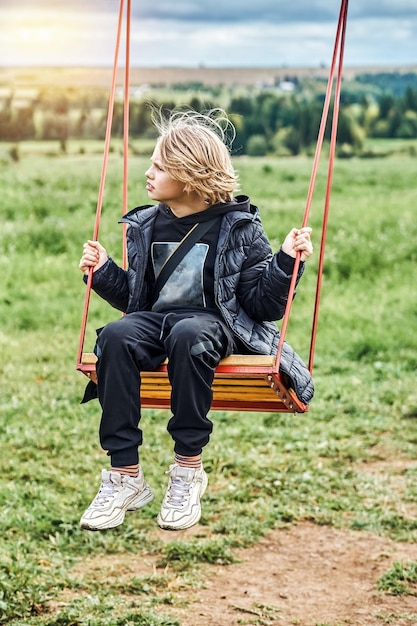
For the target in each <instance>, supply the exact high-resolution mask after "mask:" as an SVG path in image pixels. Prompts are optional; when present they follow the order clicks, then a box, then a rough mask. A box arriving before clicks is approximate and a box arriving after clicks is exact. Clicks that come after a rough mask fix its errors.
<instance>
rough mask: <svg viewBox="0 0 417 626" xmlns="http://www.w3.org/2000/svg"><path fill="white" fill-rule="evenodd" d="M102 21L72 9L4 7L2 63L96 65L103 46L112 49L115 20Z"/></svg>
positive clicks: (0, 12)
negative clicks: (110, 36) (90, 63)
mask: <svg viewBox="0 0 417 626" xmlns="http://www.w3.org/2000/svg"><path fill="white" fill-rule="evenodd" d="M69 4H70V3H69ZM101 18H102V15H100V14H94V13H88V12H86V11H80V10H78V11H77V10H74V9H71V8H68V9H67V8H61V9H59V10H54V11H52V10H50V9H49V10H48V9H42V8H38V9H37V10H36V11H31V10H25V11H22V10H21V9H18V8H16V7H13V8H12V7H10V8H1V7H0V60H1V62H2V63H3V64H5V65H7V64H8V63H9V64H10V65H26V64H28V65H49V64H54V65H55V64H60V63H62V64H64V65H66V64H68V65H70V64H72V63H74V64H76V63H83V62H85V60H86V59H87V60H91V61H92V62H93V63H94V62H96V61H97V59H100V57H102V56H103V55H102V52H103V48H102V46H105V45H106V46H108V41H109V27H110V28H111V30H112V31H113V28H112V27H113V23H112V21H110V22H109V24H107V23H103V21H102V19H101ZM113 19H114V18H113ZM93 29H94V30H95V31H96V32H95V35H96V41H95V44H94V43H93V37H92V36H91V33H92V32H93ZM96 29H97V30H96ZM97 35H98V41H97Z"/></svg>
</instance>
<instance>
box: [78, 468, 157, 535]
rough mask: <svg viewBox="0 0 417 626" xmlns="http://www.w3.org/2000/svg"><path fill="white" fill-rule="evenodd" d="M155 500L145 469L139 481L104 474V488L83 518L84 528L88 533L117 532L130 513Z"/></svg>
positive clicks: (115, 473)
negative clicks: (110, 529)
mask: <svg viewBox="0 0 417 626" xmlns="http://www.w3.org/2000/svg"><path fill="white" fill-rule="evenodd" d="M152 500H153V493H152V491H151V489H150V487H149V485H148V483H147V482H146V480H145V478H144V476H143V472H142V469H141V468H139V476H138V477H137V478H132V477H131V476H123V475H122V474H119V473H118V472H109V471H107V470H102V472H101V487H100V489H99V491H98V494H97V495H96V497H95V498H94V500H93V501H92V503H91V504H90V506H89V507H88V509H87V510H86V511H85V513H84V515H83V516H82V518H81V520H80V526H81V528H85V529H86V530H105V529H107V528H116V526H120V524H122V523H123V520H124V518H125V514H126V511H136V510H137V509H140V508H142V507H143V506H145V504H148V502H151V501H152Z"/></svg>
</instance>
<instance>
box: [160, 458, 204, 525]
mask: <svg viewBox="0 0 417 626" xmlns="http://www.w3.org/2000/svg"><path fill="white" fill-rule="evenodd" d="M167 474H169V483H168V489H167V492H166V494H165V498H164V499H163V502H162V506H161V510H160V512H159V514H158V518H157V521H158V525H159V526H160V528H164V529H165V530H183V529H184V528H190V526H194V524H197V522H198V521H199V519H200V517H201V505H200V498H201V496H202V495H203V494H204V492H205V490H206V488H207V483H208V479H207V474H206V472H205V471H204V470H203V468H201V469H200V470H196V469H193V468H191V467H181V466H180V465H177V464H176V463H173V464H172V465H170V466H169V470H168V471H167Z"/></svg>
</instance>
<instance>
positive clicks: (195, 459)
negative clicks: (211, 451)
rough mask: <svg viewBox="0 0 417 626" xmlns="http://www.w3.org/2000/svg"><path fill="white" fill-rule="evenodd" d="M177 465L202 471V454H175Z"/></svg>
mask: <svg viewBox="0 0 417 626" xmlns="http://www.w3.org/2000/svg"><path fill="white" fill-rule="evenodd" d="M174 460H175V463H176V464H177V465H180V466H181V467H191V468H193V469H195V470H200V469H201V465H202V464H201V454H198V455H197V456H183V455H182V454H177V453H175V459H174Z"/></svg>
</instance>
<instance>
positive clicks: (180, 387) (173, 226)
mask: <svg viewBox="0 0 417 626" xmlns="http://www.w3.org/2000/svg"><path fill="white" fill-rule="evenodd" d="M225 122H226V128H225V127H224V123H225ZM156 125H157V127H158V130H159V139H158V141H157V143H156V147H155V150H154V152H153V155H152V157H151V165H150V167H149V169H148V170H147V172H146V174H145V176H146V180H147V185H146V189H147V192H148V196H149V197H150V198H151V200H152V201H155V202H157V204H156V205H153V206H146V207H138V208H136V209H133V210H132V211H130V212H129V213H128V214H127V215H126V216H124V217H123V219H122V220H121V221H122V222H124V223H127V224H128V225H129V228H128V230H127V244H128V258H129V266H128V269H127V270H123V269H122V268H120V267H119V266H117V265H116V263H115V262H114V261H113V260H112V259H111V258H110V257H108V256H107V253H106V250H105V249H104V248H103V246H102V245H101V244H100V243H99V242H97V241H88V242H87V243H86V244H84V248H83V255H82V258H81V261H80V264H79V267H80V269H81V270H82V271H83V272H84V273H85V274H87V273H88V271H90V269H91V268H92V270H93V272H94V274H93V289H94V290H95V291H96V292H97V293H98V294H99V295H100V296H101V297H103V298H105V299H106V300H107V301H108V302H109V303H110V304H111V305H112V306H114V307H115V308H117V309H119V310H121V311H124V312H125V313H126V315H124V316H123V317H121V318H120V319H119V320H117V321H115V322H111V323H109V324H107V326H105V327H104V328H103V329H102V330H101V332H100V333H99V335H98V338H97V343H96V348H95V351H96V354H97V357H98V361H97V376H98V385H97V393H98V398H99V401H100V404H101V408H102V418H101V423H100V442H101V445H102V447H103V449H104V450H107V453H108V455H109V456H110V459H111V471H107V470H103V471H102V484H101V487H100V490H99V492H98V494H97V496H96V497H95V498H94V500H93V502H92V503H91V505H90V506H89V507H88V509H87V510H86V511H85V513H84V515H83V516H82V518H81V521H80V525H81V527H82V528H85V529H89V530H102V529H107V528H114V527H116V526H118V525H120V524H121V523H122V522H123V520H124V517H125V513H126V511H129V510H136V509H139V508H141V507H142V506H144V505H145V504H147V503H148V502H150V501H151V500H152V499H153V494H152V491H151V489H150V487H149V485H148V484H147V482H146V481H145V478H144V476H143V470H142V468H141V466H140V465H139V453H138V448H139V446H140V445H141V443H142V431H141V429H140V428H139V421H140V372H141V371H145V370H151V369H154V368H155V367H157V366H158V365H159V364H160V363H161V362H162V361H163V360H164V359H165V358H166V357H168V359H169V361H168V375H169V378H170V382H171V386H172V396H171V410H172V417H171V419H170V420H169V422H168V427H167V428H168V432H169V433H170V435H171V436H172V438H173V440H174V454H175V456H174V462H173V463H172V465H171V466H170V468H169V470H168V474H169V484H168V489H167V492H166V495H165V497H164V499H163V502H162V506H161V510H160V512H159V515H158V518H157V521H158V524H159V526H160V527H161V528H163V529H167V530H180V529H185V528H189V527H190V526H193V525H194V524H196V523H197V522H198V521H199V519H200V516H201V505H200V498H201V496H202V495H203V494H204V491H205V490H206V487H207V475H206V473H205V471H204V469H203V465H202V460H201V455H202V450H203V448H204V446H205V445H207V443H208V441H209V437H210V434H211V432H212V422H211V421H210V420H209V419H208V417H207V414H208V412H209V410H210V406H211V401H212V388H211V387H212V382H213V377H214V371H215V368H216V365H217V364H218V363H219V361H220V360H221V359H223V358H224V357H226V356H228V355H230V354H231V353H233V352H246V353H260V354H274V352H276V348H277V343H278V337H279V334H278V330H277V327H276V325H275V324H274V320H278V319H281V318H282V316H283V313H284V310H285V305H286V300H287V295H288V289H289V285H290V281H291V274H292V270H293V266H294V258H295V256H296V253H297V252H298V251H300V252H301V263H300V269H299V275H298V277H297V280H298V279H299V278H300V277H301V274H302V272H303V269H304V261H305V259H306V258H307V257H309V256H310V255H311V254H312V244H311V240H310V233H311V229H310V228H302V229H295V228H294V229H292V230H291V232H290V233H289V234H288V235H287V237H286V238H285V240H284V242H283V244H282V247H281V249H280V250H279V251H278V252H277V253H276V254H275V255H273V254H272V251H271V246H270V244H269V242H268V239H267V237H266V234H265V232H264V230H263V228H262V225H261V221H260V218H259V215H258V210H257V208H256V207H254V206H252V205H251V204H250V201H249V198H248V197H246V196H237V197H236V198H234V197H233V192H234V191H236V189H237V187H238V180H237V175H236V173H235V171H234V168H233V165H232V162H231V158H230V154H229V150H228V148H227V146H226V131H227V125H229V128H230V127H231V125H230V122H228V120H227V118H226V117H225V116H223V117H219V112H218V111H217V112H211V113H210V114H209V115H202V114H198V113H196V112H186V113H183V112H174V113H173V114H171V116H170V118H169V119H167V120H164V119H160V120H159V121H158V122H156ZM197 225H199V226H198V229H197ZM196 233H198V235H197V240H196V241H195V243H193V245H192V247H191V249H190V250H189V251H188V252H187V253H186V254H185V256H184V257H183V258H182V259H181V260H179V261H178V264H175V265H176V266H175V267H173V268H172V273H170V274H169V275H167V274H165V277H164V282H161V277H162V274H161V272H162V270H163V268H164V266H165V265H166V264H167V262H168V259H169V257H170V255H172V253H173V251H174V250H175V248H176V247H177V245H178V243H179V242H180V241H181V240H183V239H184V237H185V238H188V237H192V236H194V235H195V234H196ZM164 272H165V270H164ZM158 277H159V278H158Z"/></svg>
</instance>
